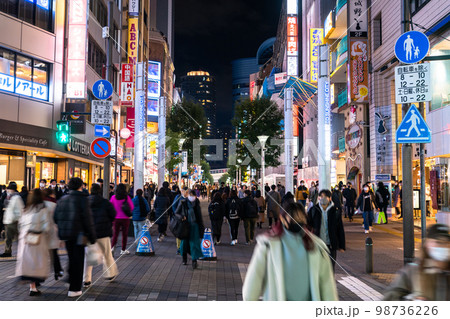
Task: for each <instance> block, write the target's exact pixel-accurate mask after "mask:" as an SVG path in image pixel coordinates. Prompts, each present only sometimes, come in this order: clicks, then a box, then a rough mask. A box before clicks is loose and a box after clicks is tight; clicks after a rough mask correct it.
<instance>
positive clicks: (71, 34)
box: [66, 0, 87, 99]
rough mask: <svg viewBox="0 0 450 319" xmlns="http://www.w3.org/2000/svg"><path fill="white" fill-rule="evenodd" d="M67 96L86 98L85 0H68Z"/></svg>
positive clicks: (70, 97)
mask: <svg viewBox="0 0 450 319" xmlns="http://www.w3.org/2000/svg"><path fill="white" fill-rule="evenodd" d="M68 14H69V19H68V20H69V23H68V25H69V27H68V29H69V30H68V50H67V68H66V70H67V94H66V96H67V98H69V99H84V98H86V50H87V0H70V1H69V13H68Z"/></svg>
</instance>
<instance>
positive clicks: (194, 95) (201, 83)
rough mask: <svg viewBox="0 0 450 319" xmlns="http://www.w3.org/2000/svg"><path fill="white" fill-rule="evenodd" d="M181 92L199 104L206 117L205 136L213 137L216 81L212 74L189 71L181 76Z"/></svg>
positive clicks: (214, 130)
mask: <svg viewBox="0 0 450 319" xmlns="http://www.w3.org/2000/svg"><path fill="white" fill-rule="evenodd" d="M181 92H182V96H183V97H185V98H188V99H189V98H191V99H193V100H195V102H197V103H199V104H201V105H202V106H203V107H204V109H205V114H206V117H207V118H208V127H207V128H206V132H207V135H208V136H207V137H215V136H216V134H217V129H216V127H217V126H216V111H217V105H216V83H215V79H214V77H213V76H211V75H209V73H208V72H205V71H191V72H188V74H187V75H186V76H183V77H182V78H181Z"/></svg>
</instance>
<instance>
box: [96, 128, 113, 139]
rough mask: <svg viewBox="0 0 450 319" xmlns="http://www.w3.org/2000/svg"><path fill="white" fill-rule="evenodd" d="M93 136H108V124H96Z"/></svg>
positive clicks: (109, 135) (109, 134)
mask: <svg viewBox="0 0 450 319" xmlns="http://www.w3.org/2000/svg"><path fill="white" fill-rule="evenodd" d="M95 136H98V137H105V138H110V137H111V133H110V131H109V126H108V125H96V126H95Z"/></svg>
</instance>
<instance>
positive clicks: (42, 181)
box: [39, 179, 47, 191]
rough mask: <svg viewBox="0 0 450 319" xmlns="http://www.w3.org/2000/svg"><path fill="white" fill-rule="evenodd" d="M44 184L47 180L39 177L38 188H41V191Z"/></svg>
mask: <svg viewBox="0 0 450 319" xmlns="http://www.w3.org/2000/svg"><path fill="white" fill-rule="evenodd" d="M45 186H47V180H45V179H41V180H40V181H39V188H40V189H41V191H43V190H44V189H45Z"/></svg>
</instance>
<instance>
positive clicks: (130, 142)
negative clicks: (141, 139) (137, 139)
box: [125, 107, 135, 148]
mask: <svg viewBox="0 0 450 319" xmlns="http://www.w3.org/2000/svg"><path fill="white" fill-rule="evenodd" d="M134 123H135V117H134V108H132V107H129V108H127V129H129V130H130V132H131V134H130V137H129V138H127V142H126V145H125V146H126V147H127V148H133V147H134Z"/></svg>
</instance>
